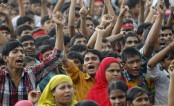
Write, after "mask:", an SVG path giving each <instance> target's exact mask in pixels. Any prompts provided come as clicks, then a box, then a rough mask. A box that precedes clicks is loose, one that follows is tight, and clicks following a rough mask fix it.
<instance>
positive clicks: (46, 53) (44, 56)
mask: <svg viewBox="0 0 174 106" xmlns="http://www.w3.org/2000/svg"><path fill="white" fill-rule="evenodd" d="M51 54H52V50H48V51H46V52H45V53H43V55H42V60H45V59H46V58H47V57H49V55H51Z"/></svg>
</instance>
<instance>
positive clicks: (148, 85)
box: [123, 70, 155, 103]
mask: <svg viewBox="0 0 174 106" xmlns="http://www.w3.org/2000/svg"><path fill="white" fill-rule="evenodd" d="M141 76H142V82H140V83H139V84H138V83H137V82H136V81H135V80H134V78H132V77H130V75H129V73H128V72H127V71H126V70H125V71H124V72H123V80H124V81H125V82H126V84H127V85H128V87H129V88H132V87H136V86H138V87H141V88H143V89H145V90H146V91H147V92H148V95H149V97H150V101H151V103H154V94H155V86H154V84H153V82H152V80H151V78H150V77H148V76H147V75H146V74H145V73H141Z"/></svg>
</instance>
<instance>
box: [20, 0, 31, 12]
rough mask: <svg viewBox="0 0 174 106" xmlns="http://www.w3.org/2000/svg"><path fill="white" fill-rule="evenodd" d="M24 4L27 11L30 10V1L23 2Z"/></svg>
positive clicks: (24, 0)
mask: <svg viewBox="0 0 174 106" xmlns="http://www.w3.org/2000/svg"><path fill="white" fill-rule="evenodd" d="M22 2H23V6H24V9H25V10H26V9H29V8H30V6H31V5H30V2H29V0H23V1H22Z"/></svg>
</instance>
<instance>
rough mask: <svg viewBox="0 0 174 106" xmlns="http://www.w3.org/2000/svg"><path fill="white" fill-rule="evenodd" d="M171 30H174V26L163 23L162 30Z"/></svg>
mask: <svg viewBox="0 0 174 106" xmlns="http://www.w3.org/2000/svg"><path fill="white" fill-rule="evenodd" d="M167 29H168V30H171V32H172V28H171V27H170V26H168V25H163V26H162V27H161V30H162V31H164V30H167Z"/></svg>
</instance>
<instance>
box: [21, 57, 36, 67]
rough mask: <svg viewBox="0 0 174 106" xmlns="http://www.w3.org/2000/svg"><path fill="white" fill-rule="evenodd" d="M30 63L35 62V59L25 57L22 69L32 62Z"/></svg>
mask: <svg viewBox="0 0 174 106" xmlns="http://www.w3.org/2000/svg"><path fill="white" fill-rule="evenodd" d="M32 61H34V62H35V59H34V58H33V57H30V56H25V57H24V67H25V66H26V65H27V64H28V63H29V62H32Z"/></svg>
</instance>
